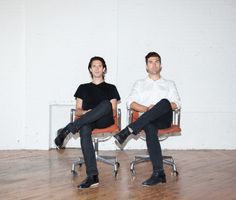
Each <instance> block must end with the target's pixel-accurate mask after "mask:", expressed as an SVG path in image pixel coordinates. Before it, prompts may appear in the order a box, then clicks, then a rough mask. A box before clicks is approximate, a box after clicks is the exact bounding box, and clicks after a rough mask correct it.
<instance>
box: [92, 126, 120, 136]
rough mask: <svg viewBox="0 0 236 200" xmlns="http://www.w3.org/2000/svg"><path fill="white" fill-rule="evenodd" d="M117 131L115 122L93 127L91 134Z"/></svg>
mask: <svg viewBox="0 0 236 200" xmlns="http://www.w3.org/2000/svg"><path fill="white" fill-rule="evenodd" d="M118 131H119V127H118V126H117V125H116V124H113V125H111V126H109V127H107V128H95V129H94V130H93V132H92V133H93V134H99V133H115V132H118Z"/></svg>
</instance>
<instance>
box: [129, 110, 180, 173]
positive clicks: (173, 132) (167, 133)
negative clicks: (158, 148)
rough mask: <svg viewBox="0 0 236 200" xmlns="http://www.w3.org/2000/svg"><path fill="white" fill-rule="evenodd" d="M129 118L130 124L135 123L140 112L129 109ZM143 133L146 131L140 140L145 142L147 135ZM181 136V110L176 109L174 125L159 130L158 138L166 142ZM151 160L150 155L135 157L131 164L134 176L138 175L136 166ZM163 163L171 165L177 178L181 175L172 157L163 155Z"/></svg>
mask: <svg viewBox="0 0 236 200" xmlns="http://www.w3.org/2000/svg"><path fill="white" fill-rule="evenodd" d="M128 116H129V118H128V121H129V124H130V123H131V122H134V121H136V120H137V119H138V118H139V112H137V111H134V110H131V109H129V110H128ZM143 133H144V131H141V133H140V134H141V135H140V138H141V139H142V140H145V134H143ZM179 135H181V128H180V109H176V110H174V111H173V119H172V125H171V126H170V127H169V128H166V129H159V130H158V137H159V141H164V140H166V139H167V138H169V137H172V136H179ZM149 160H150V158H149V155H136V156H135V157H134V160H133V161H132V162H131V163H130V171H131V173H132V175H133V176H134V175H135V174H136V172H135V169H134V167H135V165H137V164H139V163H142V162H146V161H149ZM163 163H164V164H167V165H170V166H171V167H172V174H173V175H175V176H178V174H179V173H178V171H177V168H176V164H175V161H174V159H173V157H172V156H165V155H163Z"/></svg>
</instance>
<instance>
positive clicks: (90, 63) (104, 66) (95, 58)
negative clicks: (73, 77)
mask: <svg viewBox="0 0 236 200" xmlns="http://www.w3.org/2000/svg"><path fill="white" fill-rule="evenodd" d="M95 60H99V61H101V63H102V66H103V68H105V71H104V73H103V75H102V78H103V79H104V77H105V74H106V73H107V65H106V62H105V60H104V59H103V58H102V57H99V56H94V57H92V58H91V59H90V61H89V64H88V70H89V69H90V68H91V67H92V62H93V61H95ZM89 73H90V75H91V77H92V78H93V74H92V72H91V71H90V70H89Z"/></svg>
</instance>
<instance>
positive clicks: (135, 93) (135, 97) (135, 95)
mask: <svg viewBox="0 0 236 200" xmlns="http://www.w3.org/2000/svg"><path fill="white" fill-rule="evenodd" d="M139 99H140V94H139V82H138V81H136V82H135V84H134V85H133V88H132V90H131V92H130V94H129V96H128V98H127V100H126V106H127V108H128V109H129V108H130V104H131V103H133V102H134V101H135V102H139Z"/></svg>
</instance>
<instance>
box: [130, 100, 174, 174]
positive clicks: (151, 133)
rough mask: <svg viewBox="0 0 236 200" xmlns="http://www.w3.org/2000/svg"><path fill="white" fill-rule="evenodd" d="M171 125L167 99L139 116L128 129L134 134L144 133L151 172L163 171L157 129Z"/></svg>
mask: <svg viewBox="0 0 236 200" xmlns="http://www.w3.org/2000/svg"><path fill="white" fill-rule="evenodd" d="M171 123H172V108H171V104H170V102H169V101H168V100H167V99H162V100H161V101H159V102H158V103H157V104H156V105H155V106H153V107H152V108H151V109H150V110H148V111H147V112H145V113H144V114H143V115H141V116H140V117H139V118H138V119H137V120H136V121H135V122H133V123H131V124H130V125H129V127H130V128H131V129H132V130H133V131H134V132H133V133H134V134H137V133H139V132H140V131H141V130H142V129H143V130H144V131H145V133H146V143H147V148H148V153H149V156H150V160H151V162H152V165H153V172H160V171H163V160H162V152H161V146H160V142H159V139H158V134H157V131H158V129H163V128H168V127H170V126H171Z"/></svg>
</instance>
